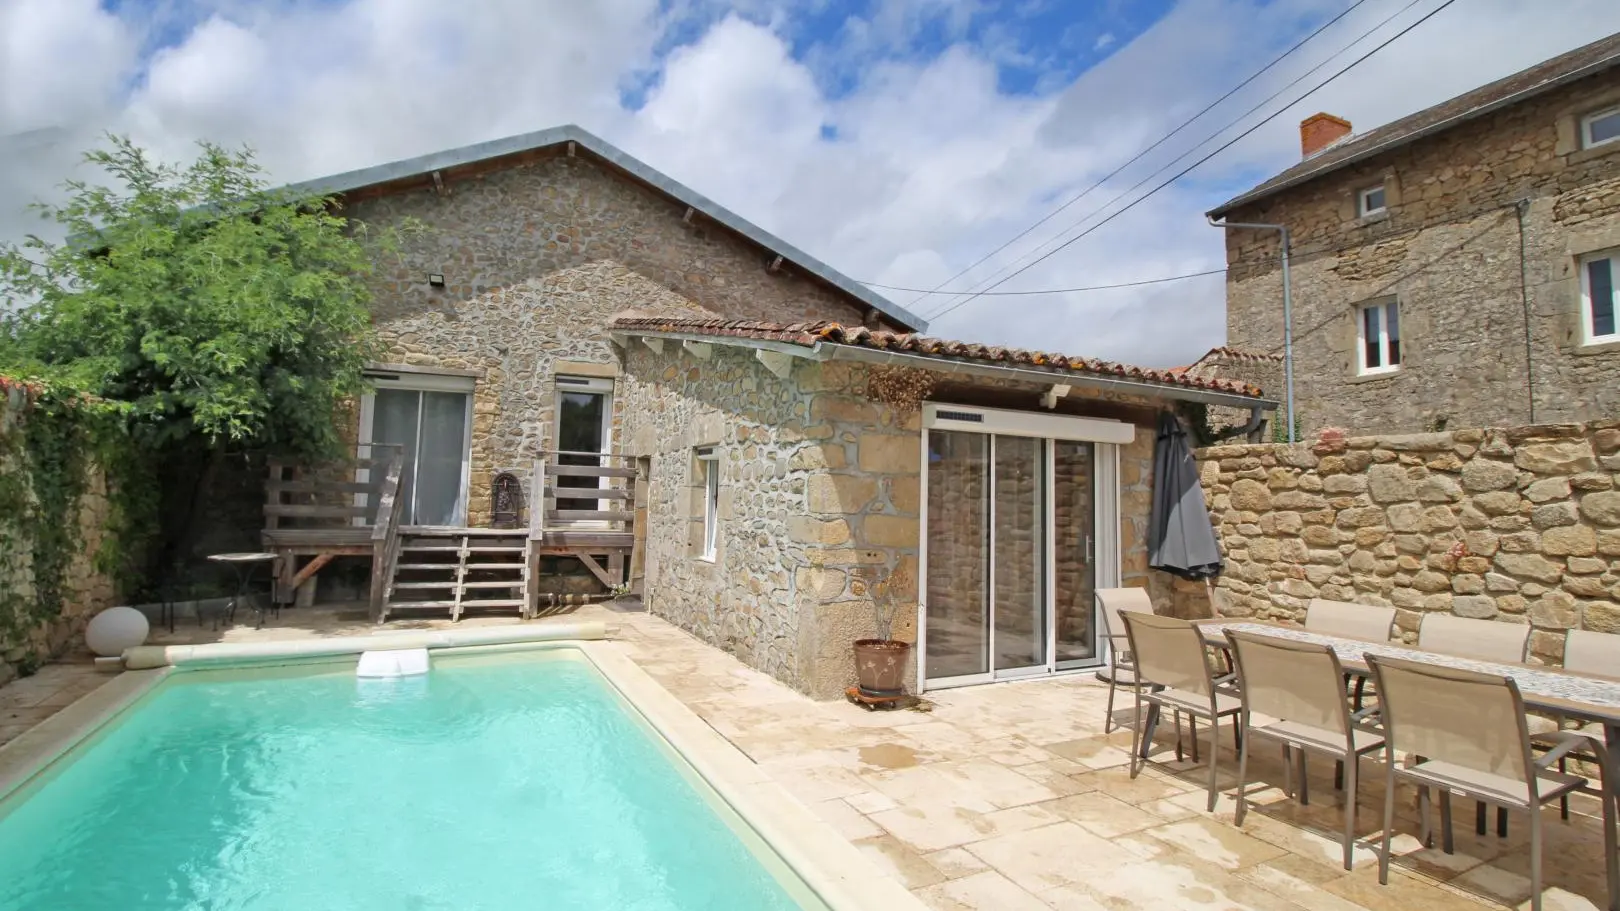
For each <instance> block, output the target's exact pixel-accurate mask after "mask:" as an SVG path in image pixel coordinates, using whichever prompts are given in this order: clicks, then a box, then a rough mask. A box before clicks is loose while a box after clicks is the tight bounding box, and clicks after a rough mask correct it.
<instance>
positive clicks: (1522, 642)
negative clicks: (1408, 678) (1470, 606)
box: [1418, 614, 1530, 664]
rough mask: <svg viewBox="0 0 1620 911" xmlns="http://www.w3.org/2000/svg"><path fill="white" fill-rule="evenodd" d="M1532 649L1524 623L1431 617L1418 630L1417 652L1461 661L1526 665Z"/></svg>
mask: <svg viewBox="0 0 1620 911" xmlns="http://www.w3.org/2000/svg"><path fill="white" fill-rule="evenodd" d="M1529 645H1530V626H1529V624H1525V623H1503V622H1501V621H1498V620H1470V619H1468V618H1466V617H1454V616H1452V615H1451V614H1428V615H1426V616H1424V618H1423V623H1422V625H1420V626H1419V627H1418V648H1420V649H1423V650H1424V651H1427V652H1442V653H1444V654H1447V655H1457V656H1459V657H1462V658H1478V659H1479V660H1481V661H1496V662H1501V663H1503V664H1523V663H1524V655H1525V649H1527V648H1528V647H1529Z"/></svg>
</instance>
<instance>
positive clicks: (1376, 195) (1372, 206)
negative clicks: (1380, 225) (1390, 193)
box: [1356, 184, 1384, 218]
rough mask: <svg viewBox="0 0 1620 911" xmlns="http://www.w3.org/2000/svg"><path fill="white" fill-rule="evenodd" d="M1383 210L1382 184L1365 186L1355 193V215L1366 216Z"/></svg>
mask: <svg viewBox="0 0 1620 911" xmlns="http://www.w3.org/2000/svg"><path fill="white" fill-rule="evenodd" d="M1383 211H1384V185H1383V184H1379V185H1377V186H1375V187H1367V188H1366V189H1364V190H1362V191H1361V192H1360V193H1357V194H1356V216H1357V217H1358V218H1366V217H1367V216H1369V215H1378V214H1381V213H1382V212H1383Z"/></svg>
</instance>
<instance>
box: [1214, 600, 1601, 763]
mask: <svg viewBox="0 0 1620 911" xmlns="http://www.w3.org/2000/svg"><path fill="white" fill-rule="evenodd" d="M1198 629H1199V632H1200V633H1202V634H1203V637H1204V641H1205V642H1206V643H1208V644H1209V645H1210V646H1212V647H1217V648H1224V647H1225V646H1226V645H1227V640H1226V631H1227V630H1229V629H1230V630H1236V631H1238V632H1246V633H1256V634H1258V635H1262V636H1277V637H1280V638H1283V639H1293V640H1296V641H1299V642H1314V643H1316V644H1318V645H1328V646H1332V647H1333V652H1334V654H1336V655H1338V656H1339V663H1340V665H1342V666H1343V667H1344V670H1345V672H1346V673H1350V674H1355V675H1358V676H1363V677H1365V676H1367V675H1369V674H1370V673H1371V670H1370V669H1369V668H1368V667H1367V657H1366V656H1367V655H1377V656H1378V657H1380V658H1404V659H1406V660H1408V661H1420V662H1423V663H1425V664H1433V665H1437V666H1439V667H1450V668H1457V669H1459V670H1465V671H1477V672H1479V673H1482V674H1491V675H1493V676H1497V677H1511V678H1513V682H1514V683H1515V684H1516V685H1517V686H1518V688H1519V695H1520V696H1521V697H1523V699H1524V705H1525V708H1528V709H1532V710H1535V711H1540V712H1548V713H1552V714H1556V715H1562V716H1564V717H1566V718H1571V719H1575V720H1578V721H1588V722H1596V723H1598V724H1600V725H1602V727H1603V741H1604V744H1605V745H1606V746H1607V747H1608V753H1609V767H1608V768H1606V769H1604V775H1603V777H1604V781H1605V782H1606V783H1607V785H1608V787H1609V788H1610V790H1616V786H1617V784H1620V755H1617V752H1620V678H1617V677H1599V676H1597V675H1594V674H1578V673H1574V672H1572V671H1565V670H1560V669H1558V668H1551V667H1543V666H1540V665H1534V664H1506V663H1502V662H1496V661H1481V660H1479V659H1477V658H1465V657H1463V656H1461V655H1447V654H1443V653H1440V652H1430V651H1424V650H1422V649H1415V648H1408V647H1407V646H1404V645H1397V644H1395V643H1393V642H1368V641H1365V640H1362V639H1351V638H1347V637H1344V636H1327V635H1323V634H1322V633H1317V632H1312V631H1311V630H1307V629H1302V628H1300V627H1297V626H1284V625H1281V624H1277V623H1260V622H1256V621H1253V620H1218V619H1217V620H1202V621H1199V622H1198ZM1617 670H1620V669H1617Z"/></svg>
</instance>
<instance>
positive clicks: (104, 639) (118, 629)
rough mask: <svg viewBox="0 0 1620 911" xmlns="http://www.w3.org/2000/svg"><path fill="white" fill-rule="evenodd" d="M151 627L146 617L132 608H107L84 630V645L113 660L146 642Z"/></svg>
mask: <svg viewBox="0 0 1620 911" xmlns="http://www.w3.org/2000/svg"><path fill="white" fill-rule="evenodd" d="M150 630H151V627H150V626H149V625H148V624H147V622H146V615H145V614H143V613H141V612H140V611H138V610H136V609H135V608H133V607H109V608H107V609H106V610H104V611H102V612H101V613H99V614H96V615H95V617H93V618H92V619H91V620H90V625H89V626H86V627H85V628H84V644H85V645H88V646H89V647H90V651H92V652H95V653H96V654H98V655H100V656H101V657H103V658H113V657H116V656H118V655H122V654H123V653H124V649H127V648H134V647H135V646H137V645H140V644H141V643H143V642H145V641H146V634H147V633H148V632H149V631H150Z"/></svg>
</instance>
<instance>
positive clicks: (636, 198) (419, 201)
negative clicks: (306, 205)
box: [345, 155, 861, 525]
mask: <svg viewBox="0 0 1620 911" xmlns="http://www.w3.org/2000/svg"><path fill="white" fill-rule="evenodd" d="M445 186H446V190H447V193H446V194H444V195H440V194H438V193H436V192H435V191H433V190H412V191H408V192H403V193H397V194H393V195H383V196H370V197H366V196H360V197H358V198H355V199H351V200H349V201H348V202H347V204H346V207H345V214H346V215H348V216H349V217H350V218H353V219H356V220H358V221H360V222H363V223H365V224H367V225H370V226H373V227H377V228H384V227H399V226H401V225H403V224H405V223H406V220H407V219H411V220H414V221H415V222H417V223H418V224H420V225H421V226H422V227H423V229H424V230H423V231H422V232H421V233H419V234H416V235H414V236H410V237H407V238H406V240H405V242H404V244H403V249H402V250H401V252H400V255H399V256H398V257H397V258H394V257H387V256H385V257H383V258H381V259H380V260H379V262H378V264H377V270H376V274H375V276H374V278H373V282H372V292H373V295H374V302H373V305H372V310H373V316H374V320H375V323H376V325H377V329H378V333H379V335H380V337H381V340H382V342H383V345H384V349H385V352H386V353H385V360H386V361H387V362H389V363H398V364H405V365H410V366H415V367H421V368H428V369H432V368H447V369H451V370H471V371H476V372H477V373H478V376H477V379H476V381H475V388H474V393H473V426H472V452H471V462H472V465H471V469H470V482H469V503H468V522H469V523H470V524H473V525H482V524H486V523H487V522H488V521H489V512H490V496H489V491H490V484H491V481H492V479H493V477H494V475H495V474H496V473H497V472H500V471H511V472H513V473H514V474H516V475H517V476H518V477H519V478H521V479H523V482H524V484H525V488H526V489H527V486H528V481H529V475H530V473H531V472H530V468H531V466H532V462H533V459H534V458H535V457H536V456H537V455H538V454H539V451H540V450H542V449H549V448H555V447H554V446H553V445H552V436H553V433H554V429H553V418H554V410H555V400H556V388H555V385H554V378H555V376H556V373H557V370H556V364H557V362H559V361H566V362H583V363H586V364H595V365H601V366H603V367H607V368H613V367H615V366H616V364H617V361H616V358H615V356H614V354H613V349H612V345H611V343H610V341H609V339H608V337H607V332H606V328H605V327H606V324H607V323H608V322H609V321H610V320H611V319H612V317H613V316H614V315H616V314H618V313H620V312H621V311H625V310H635V311H638V312H643V313H654V314H665V313H667V314H671V315H684V316H722V317H729V318H735V319H757V320H772V321H779V322H793V321H798V320H813V319H832V320H841V321H844V322H846V323H859V322H860V320H861V310H860V309H858V308H857V307H856V306H855V305H854V303H853V302H852V299H850V298H848V297H846V296H844V295H842V293H841V292H836V291H833V290H831V289H830V288H829V287H828V286H826V285H825V284H823V283H821V282H820V281H817V280H814V279H811V278H808V277H806V276H803V275H799V274H796V273H795V272H794V271H793V270H792V269H791V268H787V269H783V270H779V271H776V272H772V271H769V270H768V269H767V267H768V266H769V264H770V260H771V258H772V257H771V256H770V255H769V254H767V253H766V252H765V251H763V250H760V249H758V248H756V247H754V246H753V245H752V244H751V243H749V242H746V241H743V240H741V239H740V238H737V237H736V236H735V235H732V234H731V233H730V232H729V231H728V230H726V229H724V228H721V227H720V226H718V225H715V224H713V223H709V222H706V220H705V219H704V218H703V217H702V216H701V215H699V216H695V218H694V220H693V224H690V225H689V224H687V223H685V222H684V221H683V220H682V219H683V216H684V214H685V207H684V206H682V205H680V204H677V203H675V202H673V201H671V200H669V199H667V198H665V197H662V196H660V195H659V194H656V193H654V192H652V191H650V190H648V189H646V188H644V187H641V186H639V185H637V184H635V183H633V182H631V181H629V180H627V179H624V178H621V177H618V176H615V175H613V174H610V173H608V172H607V171H606V170H605V169H604V168H603V167H602V166H600V165H598V164H595V163H593V162H590V161H586V160H584V159H582V158H568V157H566V156H563V155H557V156H554V157H549V158H541V159H539V160H537V161H534V162H531V163H529V164H525V165H521V166H516V167H511V168H507V169H504V170H496V171H490V172H486V173H483V174H481V175H478V176H475V177H471V178H468V179H461V180H451V181H449V182H447V183H446V185H445ZM429 273H437V274H441V275H443V276H444V280H445V286H444V287H443V288H433V287H431V286H430V285H429V284H428V280H427V276H428V274H429ZM610 375H611V374H610ZM614 411H615V414H614V428H615V431H614V432H615V434H617V433H618V428H619V427H620V421H621V420H622V412H623V403H622V401H621V400H620V397H619V396H616V397H615V409H614ZM615 448H616V447H615Z"/></svg>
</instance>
